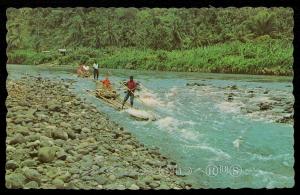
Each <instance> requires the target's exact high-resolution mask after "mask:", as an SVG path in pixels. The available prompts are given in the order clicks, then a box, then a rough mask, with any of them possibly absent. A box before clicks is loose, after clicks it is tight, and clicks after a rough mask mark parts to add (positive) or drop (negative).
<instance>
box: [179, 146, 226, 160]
mask: <svg viewBox="0 0 300 195" xmlns="http://www.w3.org/2000/svg"><path fill="white" fill-rule="evenodd" d="M184 147H185V148H197V149H200V150H205V151H208V152H210V153H212V154H214V156H213V157H212V158H211V160H214V161H215V160H228V159H231V156H230V155H229V154H228V153H226V152H224V151H222V150H221V149H219V148H215V147H211V146H209V145H208V144H197V145H184Z"/></svg>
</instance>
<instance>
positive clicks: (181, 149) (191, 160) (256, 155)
mask: <svg viewBox="0 0 300 195" xmlns="http://www.w3.org/2000/svg"><path fill="white" fill-rule="evenodd" d="M70 72H74V69H72V68H70V67H59V68H51V69H49V68H46V67H35V66H15V65H8V73H9V78H18V77H20V76H23V74H26V73H27V74H32V75H38V74H40V75H41V76H43V77H49V78H53V79H62V78H63V79H75V80H77V81H78V82H76V83H74V89H73V90H74V91H75V92H76V93H77V94H78V95H79V96H82V97H84V98H86V100H87V101H90V102H92V103H93V104H94V105H96V106H97V108H98V109H99V110H101V111H104V112H105V113H107V115H108V116H110V117H111V118H112V119H113V120H114V121H116V122H117V123H119V124H120V125H122V126H124V127H125V128H126V129H128V130H129V131H131V132H132V133H133V134H134V135H135V136H136V137H137V138H138V139H139V140H140V142H142V143H144V144H145V145H147V146H149V147H159V148H160V151H161V153H163V154H164V155H167V156H169V157H171V158H172V159H174V161H176V162H177V163H178V165H179V166H178V168H179V169H178V172H180V171H181V174H183V175H186V179H187V180H188V181H189V182H192V183H193V184H194V187H207V188H223V187H231V188H241V187H250V188H262V187H267V188H273V187H292V186H293V185H294V179H293V178H294V170H293V165H294V157H293V156H294V150H293V144H294V138H293V132H294V131H293V126H292V125H290V124H279V123H274V122H273V121H271V120H269V119H268V118H267V117H266V118H261V119H260V120H257V119H254V118H251V117H250V116H246V115H243V114H241V113H240V111H239V108H240V107H241V106H243V105H242V104H243V103H242V102H238V103H236V102H235V103H232V102H227V101H225V100H224V97H225V96H224V92H225V91H224V89H222V88H223V87H226V86H228V85H236V86H237V87H238V88H239V89H244V90H249V89H253V88H262V89H268V90H270V91H271V92H272V93H273V94H275V95H278V96H280V95H283V94H284V95H289V96H290V97H291V98H292V90H293V88H292V83H291V80H292V78H291V77H271V76H252V75H233V74H208V73H172V72H166V73H162V72H150V71H129V70H108V69H105V70H100V77H101V76H102V77H103V75H104V73H106V72H110V73H111V74H112V76H111V77H110V79H111V81H112V82H113V83H118V82H119V81H121V80H123V79H127V78H128V76H129V75H134V77H135V79H136V80H138V81H140V82H141V83H142V84H143V85H144V86H146V87H147V88H148V89H149V90H150V92H151V93H152V95H154V96H155V97H157V101H159V104H158V105H157V106H156V107H155V106H154V107H153V106H152V107H145V106H144V104H141V103H140V102H139V101H137V100H135V106H137V107H140V108H142V107H143V109H144V110H146V111H150V112H154V113H155V114H156V115H157V116H158V118H159V119H158V120H157V121H154V122H151V121H135V120H134V119H132V118H131V117H130V116H128V114H126V112H124V111H121V112H117V111H115V110H114V109H112V108H110V107H108V106H107V105H106V104H104V103H102V102H101V101H99V100H98V99H97V98H95V97H93V96H90V95H88V94H87V93H86V92H85V89H91V90H92V89H94V88H95V83H94V82H93V81H92V80H91V79H80V78H77V77H76V76H75V75H73V74H70ZM102 77H101V78H102ZM187 82H201V83H204V84H206V86H204V87H186V83H187ZM121 95H123V94H121ZM259 98H264V97H259Z"/></svg>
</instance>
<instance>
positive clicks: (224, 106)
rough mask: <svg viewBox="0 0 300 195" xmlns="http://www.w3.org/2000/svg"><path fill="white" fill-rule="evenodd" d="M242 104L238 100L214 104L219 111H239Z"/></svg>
mask: <svg viewBox="0 0 300 195" xmlns="http://www.w3.org/2000/svg"><path fill="white" fill-rule="evenodd" d="M242 106H244V104H243V103H241V102H239V103H236V102H225V101H224V102H221V103H218V104H216V105H215V107H216V108H217V109H219V110H220V111H221V112H226V113H239V112H240V108H241V107H242Z"/></svg>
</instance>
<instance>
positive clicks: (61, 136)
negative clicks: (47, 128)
mask: <svg viewBox="0 0 300 195" xmlns="http://www.w3.org/2000/svg"><path fill="white" fill-rule="evenodd" d="M52 137H53V138H54V139H62V140H68V133H66V132H64V131H62V130H53V131H52Z"/></svg>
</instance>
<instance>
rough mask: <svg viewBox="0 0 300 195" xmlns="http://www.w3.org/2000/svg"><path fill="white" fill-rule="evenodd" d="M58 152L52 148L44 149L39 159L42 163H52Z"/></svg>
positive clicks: (41, 150)
mask: <svg viewBox="0 0 300 195" xmlns="http://www.w3.org/2000/svg"><path fill="white" fill-rule="evenodd" d="M55 153H56V150H55V149H54V148H52V147H43V148H40V149H39V151H38V159H39V161H40V162H42V163H47V162H51V161H53V160H54V158H55Z"/></svg>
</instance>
